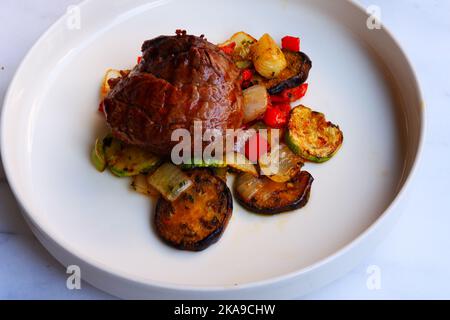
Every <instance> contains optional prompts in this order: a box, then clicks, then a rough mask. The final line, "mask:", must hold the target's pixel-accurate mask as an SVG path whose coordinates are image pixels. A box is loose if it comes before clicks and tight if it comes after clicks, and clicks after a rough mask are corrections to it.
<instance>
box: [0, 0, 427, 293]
mask: <svg viewBox="0 0 450 320" xmlns="http://www.w3.org/2000/svg"><path fill="white" fill-rule="evenodd" d="M341 1H343V2H347V3H348V4H349V5H350V6H353V7H354V8H356V9H357V10H358V11H360V12H361V13H363V14H365V15H366V14H367V12H366V10H365V8H364V7H363V5H362V4H360V3H358V2H356V0H341ZM90 2H93V0H83V1H81V2H80V3H79V4H77V6H79V7H80V8H83V7H85V6H86V5H87V4H89V3H90ZM66 14H67V13H64V14H63V15H62V16H61V17H60V18H58V19H57V20H56V21H55V22H54V23H53V24H52V25H51V26H50V27H49V28H48V29H47V30H46V31H45V32H44V33H43V34H42V35H41V36H40V37H39V38H38V39H37V40H36V41H35V42H34V44H33V46H32V47H31V48H30V49H29V50H28V52H27V53H26V55H25V56H24V58H23V59H22V61H21V62H20V64H19V66H18V68H17V69H16V71H15V73H14V76H13V78H12V80H11V82H10V84H9V86H8V89H7V91H6V93H5V96H4V101H3V108H2V112H1V122H0V126H1V132H0V146H1V150H0V151H1V159H2V163H3V167H4V172H5V177H6V179H7V181H8V184H9V186H10V188H11V191H12V193H13V194H14V197H15V199H16V200H17V202H18V204H19V206H20V208H21V209H22V210H21V212H22V215H23V216H24V218H25V219H26V221H27V222H28V223H30V224H31V226H30V227H31V230H32V231H33V233H35V234H36V232H39V233H40V236H44V237H45V238H47V239H49V240H50V241H51V242H53V243H54V244H56V245H57V246H59V247H61V248H62V249H63V250H64V251H65V252H66V253H68V254H70V255H73V256H74V257H76V259H78V260H80V261H83V262H85V263H87V264H88V265H90V266H91V267H93V268H95V269H97V271H100V272H106V273H108V274H109V275H112V276H114V277H117V278H121V279H123V280H125V281H131V282H134V283H139V284H144V285H147V286H151V287H154V288H160V289H172V290H176V291H180V292H189V291H191V292H192V291H198V292H206V293H208V292H216V291H239V290H244V289H255V288H259V287H264V286H268V285H273V284H276V283H278V282H282V281H289V280H291V279H295V278H296V277H299V276H303V275H305V274H307V273H310V272H311V271H313V270H318V269H320V268H321V267H323V266H325V265H327V264H329V263H330V262H331V261H333V260H337V259H338V258H339V257H342V256H344V255H345V254H346V253H349V252H350V251H352V250H354V249H355V247H358V246H360V245H361V243H362V242H363V241H364V240H365V239H367V238H369V235H371V234H374V233H375V230H377V229H379V228H380V227H381V226H382V225H383V224H384V222H385V220H387V218H388V217H390V216H392V215H393V213H394V211H395V209H396V208H397V207H398V205H399V203H400V202H401V201H402V199H403V198H404V195H405V194H406V193H407V191H408V190H409V188H410V185H411V181H413V180H414V178H415V176H416V174H417V170H418V167H419V166H420V162H421V159H422V155H423V149H424V141H425V133H426V126H427V123H426V113H425V110H424V108H423V104H424V103H423V101H424V100H423V90H422V87H421V85H420V82H419V80H418V77H417V73H416V71H415V69H414V67H413V64H412V62H411V60H410V58H409V57H408V55H406V53H405V51H404V50H403V48H402V46H401V45H400V42H399V41H398V40H397V38H396V37H395V36H394V35H393V34H392V33H391V31H390V30H389V29H388V28H386V27H385V25H384V24H383V23H382V29H383V31H384V32H385V33H386V34H387V36H388V37H389V38H390V39H391V40H392V42H393V44H394V45H395V47H396V49H397V50H398V52H399V53H400V54H401V58H402V59H404V61H405V62H406V65H407V67H408V68H409V70H408V71H409V72H410V73H411V76H412V79H411V80H413V83H412V85H413V86H414V89H415V91H416V94H417V97H418V98H419V99H420V101H421V103H422V106H421V108H420V113H419V124H420V129H419V130H420V132H419V135H418V144H417V151H416V154H415V156H414V159H413V162H412V164H411V169H410V170H409V174H408V175H407V177H406V179H405V180H404V183H403V185H402V186H401V188H400V189H399V190H398V192H397V194H396V195H395V197H394V198H393V200H392V201H391V202H390V203H389V205H388V206H387V208H386V209H385V210H384V211H383V212H382V213H381V214H380V216H379V217H378V218H377V219H376V220H375V221H374V222H373V223H372V224H371V225H370V226H368V227H367V228H366V229H365V230H364V231H363V232H361V233H360V234H359V235H358V236H356V237H355V238H354V239H353V240H351V241H350V242H348V243H347V244H345V245H344V246H342V247H341V248H340V249H338V250H337V251H335V252H334V253H332V254H330V255H328V256H326V257H324V258H322V259H320V260H318V261H316V262H314V263H312V264H311V265H308V266H306V267H303V268H301V269H298V270H295V271H291V272H287V273H284V274H282V275H278V276H273V277H268V278H266V279H263V280H258V281H250V282H246V283H243V284H237V285H235V286H226V285H222V286H205V285H198V286H196V285H186V284H174V283H168V282H163V281H158V280H152V279H147V278H144V277H140V276H136V275H130V274H127V273H126V272H116V271H114V270H111V269H110V268H109V266H107V265H104V264H103V263H101V262H99V261H96V260H92V259H89V258H86V257H83V254H81V253H79V252H76V251H74V250H71V249H72V248H71V249H69V248H67V246H66V244H61V243H60V242H58V241H56V240H55V239H54V237H52V236H51V235H50V234H49V233H48V232H46V231H45V230H44V228H43V227H42V226H41V223H39V222H38V221H36V220H35V219H34V218H33V216H32V214H30V212H32V210H30V209H31V208H29V207H28V206H27V202H26V199H22V198H21V197H20V195H19V192H18V188H17V181H14V180H15V178H14V174H13V170H12V168H11V164H10V163H9V162H8V161H7V151H6V149H7V148H6V147H5V146H6V145H7V144H8V142H7V141H6V129H5V128H6V125H5V124H6V114H7V112H8V106H10V107H9V108H11V105H12V103H11V95H12V91H13V89H14V87H15V86H16V82H17V81H18V80H17V79H18V77H19V74H21V73H23V72H24V71H26V69H25V64H26V62H28V61H29V60H31V58H32V55H33V53H34V51H36V50H37V48H38V47H39V46H40V45H41V44H42V42H44V40H45V39H46V38H47V36H48V35H50V34H51V33H52V32H53V31H54V30H55V29H57V28H58V27H59V26H60V24H61V23H62V22H63V20H64V19H65V18H66ZM36 235H37V234H36ZM38 239H39V241H40V242H41V243H42V244H43V246H44V247H45V248H46V249H47V250H48V251H49V252H50V253H51V255H52V256H53V257H54V258H56V254H55V253H54V252H53V251H52V250H50V249H49V248H47V245H46V244H44V242H43V241H42V239H40V237H39V236H38ZM56 259H57V260H58V261H59V262H60V263H61V264H63V265H64V263H63V262H62V261H60V260H59V259H58V258H56ZM89 282H90V281H89ZM100 289H101V288H100ZM102 290H103V289H102Z"/></svg>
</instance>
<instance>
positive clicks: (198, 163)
mask: <svg viewBox="0 0 450 320" xmlns="http://www.w3.org/2000/svg"><path fill="white" fill-rule="evenodd" d="M226 166H227V164H226V163H225V161H216V160H214V159H213V160H206V161H205V160H195V159H194V160H193V161H192V163H183V164H181V165H180V167H181V169H184V170H189V169H195V168H225V167H226Z"/></svg>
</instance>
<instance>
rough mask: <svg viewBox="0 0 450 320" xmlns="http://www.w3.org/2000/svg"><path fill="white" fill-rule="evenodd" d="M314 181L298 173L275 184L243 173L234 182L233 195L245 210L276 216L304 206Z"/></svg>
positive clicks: (307, 175) (304, 173)
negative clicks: (288, 179) (285, 180)
mask: <svg viewBox="0 0 450 320" xmlns="http://www.w3.org/2000/svg"><path fill="white" fill-rule="evenodd" d="M313 181H314V179H313V177H312V176H311V175H310V174H309V173H308V172H306V171H300V172H299V173H298V174H297V175H296V176H295V177H294V178H292V179H291V180H290V181H287V182H275V181H273V180H270V179H269V178H267V177H265V176H260V177H254V176H252V175H250V174H247V173H244V174H242V175H240V176H239V177H238V178H237V179H236V181H235V188H234V190H235V195H236V199H237V200H238V202H239V203H240V204H241V205H242V206H243V207H244V208H246V209H248V210H250V211H252V212H255V213H260V214H267V215H272V214H277V213H282V212H286V211H291V210H294V209H299V208H301V207H303V206H305V205H306V203H307V202H308V199H309V194H310V191H311V186H312V183H313Z"/></svg>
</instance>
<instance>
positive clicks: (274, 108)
mask: <svg viewBox="0 0 450 320" xmlns="http://www.w3.org/2000/svg"><path fill="white" fill-rule="evenodd" d="M280 44H281V46H280V45H279V44H278V42H277V41H275V40H274V39H273V38H272V37H271V36H270V35H269V34H267V33H266V34H264V35H263V36H261V37H260V38H259V40H258V39H256V38H254V37H252V36H251V35H249V34H247V33H245V32H242V31H241V32H237V33H235V34H234V35H233V36H232V37H231V38H230V39H228V40H226V41H225V42H223V43H221V44H218V45H217V46H218V47H219V48H220V50H221V51H222V52H223V53H221V54H222V55H226V56H227V57H228V58H229V59H231V61H232V62H234V64H235V65H236V67H237V68H239V69H240V70H241V81H242V97H243V123H244V126H243V128H242V129H243V130H244V129H245V130H247V131H246V132H247V135H246V136H245V137H244V138H243V140H241V141H239V142H236V145H235V147H234V149H233V150H232V151H230V150H227V151H226V152H225V154H224V155H223V160H222V161H210V160H208V159H195V158H193V159H192V160H191V161H189V162H188V163H183V164H181V165H175V164H174V163H173V162H172V161H171V160H170V159H167V158H162V157H160V156H157V155H155V154H153V153H152V152H151V150H147V149H144V148H141V147H138V146H132V145H128V144H126V143H124V142H122V140H120V139H119V138H118V137H116V136H113V135H111V134H108V135H106V136H105V137H100V138H98V139H97V140H96V142H95V145H94V147H93V149H92V152H91V160H92V163H93V164H94V166H95V168H96V169H97V170H98V171H100V172H102V171H104V170H105V169H109V170H110V172H111V173H112V174H114V175H115V176H117V177H131V179H132V181H131V187H132V188H133V189H134V190H135V191H137V192H139V193H141V194H143V195H145V196H150V197H155V198H158V202H157V206H156V218H155V226H156V231H157V232H158V234H159V236H160V237H161V238H162V239H163V240H164V241H165V242H166V243H168V244H170V245H172V246H174V247H176V248H178V249H184V250H191V251H198V250H203V249H205V248H206V247H208V246H209V245H210V244H212V243H214V242H216V241H217V240H218V239H219V238H220V236H221V234H222V233H223V231H224V230H225V227H226V225H227V223H228V221H229V219H230V216H231V214H232V207H233V202H232V196H231V194H232V193H231V192H230V190H229V188H228V186H227V177H228V174H229V173H233V174H236V178H235V179H234V184H233V189H234V192H233V193H234V195H235V197H236V199H237V201H238V202H239V203H240V204H241V205H242V206H243V207H245V208H246V209H248V210H249V211H252V212H254V213H258V214H264V215H273V214H278V213H282V212H287V211H292V210H294V209H298V208H301V207H303V206H305V205H306V203H307V202H308V199H309V195H310V192H311V187H312V184H313V181H314V179H313V177H312V176H311V174H309V173H308V172H307V171H304V170H302V169H303V168H304V167H305V166H308V164H306V163H308V162H313V163H323V162H326V161H328V160H330V159H331V158H332V157H333V156H334V155H335V154H336V153H337V151H338V150H339V148H340V147H341V145H342V143H343V133H342V131H341V130H340V128H339V126H337V125H335V124H333V123H331V122H329V121H327V120H326V119H325V116H324V114H322V113H320V112H317V111H313V110H312V109H311V108H309V107H306V106H304V105H297V106H295V107H291V103H293V102H296V101H298V100H300V99H302V98H303V97H304V96H305V95H306V94H307V92H308V83H306V80H307V79H308V75H309V72H310V70H311V68H312V62H311V60H310V58H309V57H308V56H307V55H306V54H305V53H303V52H302V51H300V38H298V37H294V36H286V37H283V38H282V39H280ZM140 61H141V57H139V58H138V63H140ZM233 68H234V67H233ZM132 72H133V71H131V73H132ZM129 74H130V70H112V69H110V70H108V71H107V72H106V74H105V76H104V80H103V83H102V87H101V97H102V101H103V99H104V98H105V97H106V96H107V95H108V93H109V92H110V91H111V90H112V89H113V88H114V86H115V85H116V84H117V83H118V82H119V81H120V80H121V79H122V78H125V77H127V76H128V75H129ZM103 108H104V107H103V103H100V107H99V111H101V112H103V111H104V110H103ZM261 129H263V130H261ZM274 137H277V138H279V139H280V142H279V143H276V144H275V143H273V141H274ZM305 164H306V165H305ZM274 168H275V169H274Z"/></svg>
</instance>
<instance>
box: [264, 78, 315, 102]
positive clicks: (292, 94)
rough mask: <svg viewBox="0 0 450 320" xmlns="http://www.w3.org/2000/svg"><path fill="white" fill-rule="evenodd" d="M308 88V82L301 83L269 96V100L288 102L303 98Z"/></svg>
mask: <svg viewBox="0 0 450 320" xmlns="http://www.w3.org/2000/svg"><path fill="white" fill-rule="evenodd" d="M307 90H308V84H307V83H303V84H301V85H299V86H298V87H295V88H292V89H285V90H283V91H282V92H281V93H280V94H279V95H274V96H271V97H270V100H271V101H272V102H273V103H274V104H277V103H289V102H294V101H297V100H299V99H301V98H303V97H304V96H305V94H306V91H307Z"/></svg>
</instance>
